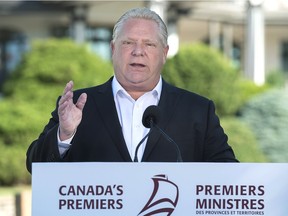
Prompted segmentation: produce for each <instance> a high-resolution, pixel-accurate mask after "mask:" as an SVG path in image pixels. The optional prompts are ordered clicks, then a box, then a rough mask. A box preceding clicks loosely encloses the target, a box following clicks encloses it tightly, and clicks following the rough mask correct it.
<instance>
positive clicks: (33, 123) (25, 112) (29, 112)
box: [0, 39, 113, 185]
mask: <svg viewBox="0 0 288 216" xmlns="http://www.w3.org/2000/svg"><path fill="white" fill-rule="evenodd" d="M112 72H113V69H112V65H111V63H110V62H107V61H104V60H103V59H101V58H100V57H98V56H96V55H95V54H93V53H91V52H89V50H88V48H87V47H86V46H83V45H77V44H75V43H74V42H73V41H70V40H67V39H62V40H57V39H50V40H45V41H35V42H34V43H33V45H32V47H31V50H30V51H29V52H28V53H27V54H26V55H25V56H24V58H23V61H22V63H21V64H20V65H19V67H18V68H17V70H16V71H15V72H14V73H13V74H12V76H11V77H10V79H9V80H8V81H7V82H6V83H5V85H4V88H3V94H4V97H3V99H2V100H1V101H0V115H1V121H0V154H1V155H0V169H1V172H0V185H1V184H5V185H9V184H10V185H11V184H15V183H27V182H29V180H30V176H29V175H28V172H26V168H25V159H26V155H25V154H26V150H27V148H28V146H29V144H30V143H31V142H32V141H33V140H34V139H36V138H37V136H38V135H39V134H40V132H41V131H42V129H43V127H44V126H45V124H46V123H47V121H48V119H49V117H50V112H51V111H52V110H53V109H54V108H55V104H56V99H57V97H58V96H60V95H61V94H62V92H63V89H64V87H65V84H66V83H67V82H68V81H69V80H74V83H75V89H77V88H82V87H89V86H93V85H97V84H100V83H102V82H104V81H106V80H107V79H108V78H109V77H110V76H111V75H112ZM19 170H20V171H19Z"/></svg>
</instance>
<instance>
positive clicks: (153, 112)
mask: <svg viewBox="0 0 288 216" xmlns="http://www.w3.org/2000/svg"><path fill="white" fill-rule="evenodd" d="M160 114H161V113H160V108H159V107H158V106H155V105H152V106H149V107H147V109H146V110H145V111H144V114H143V117H142V124H143V125H144V126H145V127H146V128H151V129H150V131H149V132H148V133H147V134H146V136H145V137H144V138H143V139H142V140H141V141H140V143H139V144H138V145H137V148H136V152H135V157H134V162H138V159H137V153H138V149H139V147H140V145H141V144H142V143H143V142H144V140H145V139H146V138H147V137H148V135H149V134H150V133H151V131H152V130H153V129H154V128H156V129H157V130H158V131H159V132H160V133H161V134H162V135H163V136H164V137H165V139H167V140H168V141H169V142H170V143H173V144H174V146H175V148H176V151H177V162H183V160H182V156H181V152H180V149H179V146H178V145H177V143H175V141H174V140H173V139H172V138H171V137H169V136H168V135H167V134H166V133H165V132H164V131H163V130H162V129H161V128H160V127H158V125H157V123H158V122H159V121H160V116H161V115H160Z"/></svg>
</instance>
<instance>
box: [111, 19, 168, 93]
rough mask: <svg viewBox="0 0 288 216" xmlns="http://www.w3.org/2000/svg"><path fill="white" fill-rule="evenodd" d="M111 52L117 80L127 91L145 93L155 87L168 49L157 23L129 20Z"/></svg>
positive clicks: (112, 44)
mask: <svg viewBox="0 0 288 216" xmlns="http://www.w3.org/2000/svg"><path fill="white" fill-rule="evenodd" d="M111 48H112V60H113V65H114V72H115V76H116V78H117V80H118V81H119V83H120V84H121V85H122V86H123V87H124V88H125V89H126V91H128V92H129V91H142V92H146V91H150V90H152V89H153V88H154V87H155V86H156V84H157V83H158V81H159V78H160V73H161V69H162V67H163V65H164V63H165V61H166V56H167V52H168V46H167V47H163V45H162V44H161V42H160V38H159V30H158V27H157V24H156V23H155V22H154V21H151V20H145V19H131V20H128V21H127V22H126V23H125V24H124V26H123V28H122V30H121V32H120V34H119V37H118V38H117V39H116V41H115V43H111Z"/></svg>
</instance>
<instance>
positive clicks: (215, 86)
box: [163, 44, 242, 115]
mask: <svg viewBox="0 0 288 216" xmlns="http://www.w3.org/2000/svg"><path fill="white" fill-rule="evenodd" d="M163 77H164V78H165V79H166V80H168V81H169V82H170V83H172V84H174V85H176V86H179V87H182V88H184V89H187V90H189V91H193V92H196V93H198V94H201V95H203V96H206V97H208V98H210V99H212V100H213V101H214V102H215V104H216V109H217V112H218V114H220V115H231V114H234V113H235V112H236V111H237V110H238V108H239V106H240V105H241V104H242V100H241V99H242V98H241V90H240V86H239V77H240V76H239V73H238V72H237V71H236V69H235V68H234V67H233V66H232V64H231V63H230V62H229V61H228V59H227V58H225V57H224V56H223V55H222V54H221V53H220V52H219V51H217V50H216V49H212V48H210V47H208V46H206V45H204V44H189V45H185V46H182V47H181V48H180V50H179V52H178V53H177V54H176V55H175V56H174V57H173V58H171V59H168V60H167V63H166V65H165V67H164V70H163Z"/></svg>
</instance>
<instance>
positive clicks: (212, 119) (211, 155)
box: [204, 101, 238, 162]
mask: <svg viewBox="0 0 288 216" xmlns="http://www.w3.org/2000/svg"><path fill="white" fill-rule="evenodd" d="M206 125H207V127H206V131H205V140H204V158H205V161H207V162H238V160H237V159H236V158H235V155H234V152H233V150H232V148H231V146H230V145H229V144H228V137H227V135H226V134H225V132H224V130H223V128H222V127H221V125H220V121H219V118H218V116H217V115H216V113H215V106H214V103H213V102H212V101H210V102H209V108H208V113H207V124H206Z"/></svg>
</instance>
